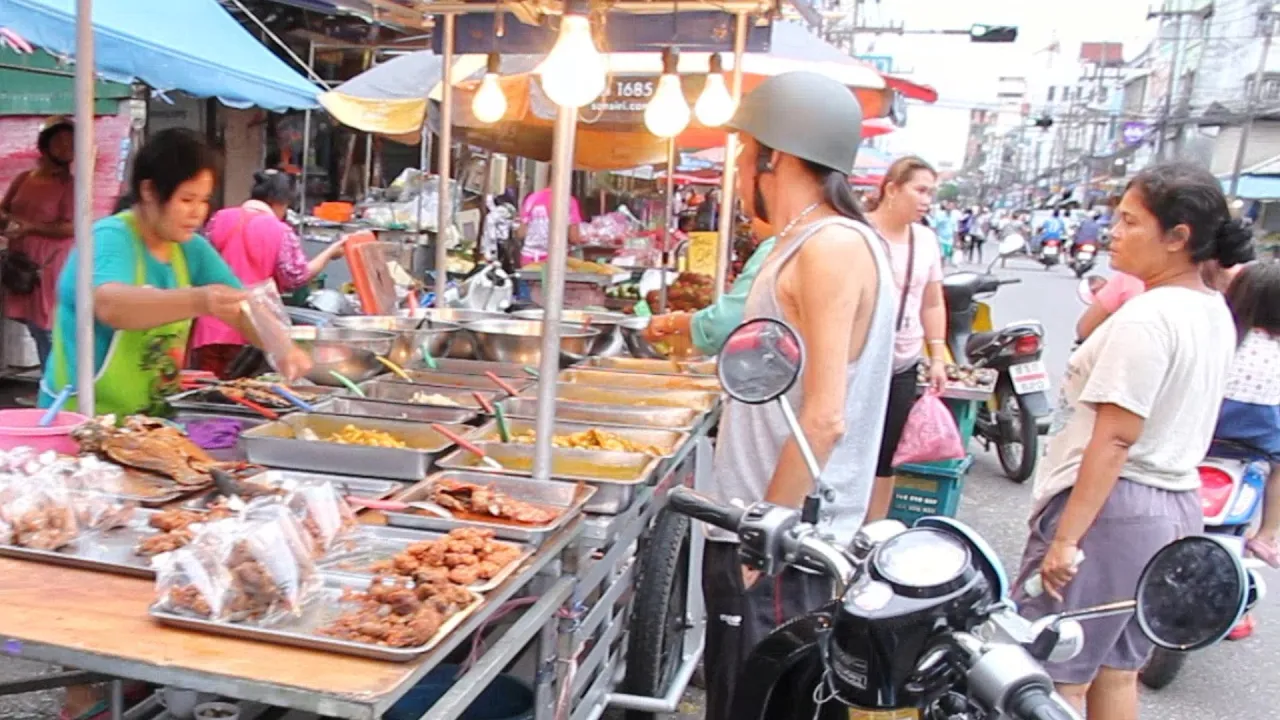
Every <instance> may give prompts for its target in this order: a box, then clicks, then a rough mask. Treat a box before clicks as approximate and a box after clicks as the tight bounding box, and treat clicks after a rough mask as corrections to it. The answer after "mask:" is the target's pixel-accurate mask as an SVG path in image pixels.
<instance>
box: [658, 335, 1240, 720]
mask: <svg viewBox="0 0 1280 720" xmlns="http://www.w3.org/2000/svg"><path fill="white" fill-rule="evenodd" d="M803 366H804V350H803V346H802V345H801V344H800V340H799V338H798V337H796V335H795V334H794V332H793V331H792V330H791V328H790V327H788V326H787V325H786V324H785V323H782V322H780V321H778V320H774V319H769V318H761V319H756V320H752V321H749V322H747V323H745V324H744V325H742V326H740V327H739V328H738V329H737V330H736V331H734V333H733V335H732V336H731V337H730V339H729V341H728V342H727V343H726V344H725V349H724V350H723V351H722V353H721V356H720V362H719V375H720V381H721V385H722V386H723V387H724V390H725V392H727V393H728V394H729V395H730V396H731V397H733V398H734V399H735V400H737V401H739V402H744V403H751V404H763V403H769V402H775V401H776V402H779V403H780V404H782V406H783V407H782V409H783V416H784V417H785V418H786V419H787V421H788V423H789V425H790V427H791V430H792V434H793V435H794V437H795V440H796V442H797V443H798V444H799V446H800V449H801V455H802V456H803V457H804V458H805V460H806V466H807V467H808V469H809V471H810V473H811V475H812V478H811V479H812V481H813V484H812V489H811V491H810V492H809V494H808V496H807V497H806V498H805V500H804V503H803V507H802V509H801V510H796V509H793V508H785V507H778V506H776V505H772V504H769V503H764V502H760V503H755V504H753V505H751V506H749V507H746V508H742V507H730V506H725V505H721V504H719V503H717V502H715V501H713V500H711V499H709V498H706V497H704V496H702V495H699V494H697V493H695V492H693V491H691V490H688V489H686V488H683V487H678V488H676V489H674V490H672V491H671V492H670V494H669V496H668V502H669V503H670V504H669V507H670V509H672V510H674V511H676V512H679V513H683V514H686V515H689V516H690V517H693V518H696V519H698V520H701V521H703V522H706V523H709V524H711V525H715V526H716V527H720V528H724V529H726V530H729V531H732V532H736V533H737V534H738V538H739V541H740V546H739V547H740V552H741V558H742V562H743V564H744V565H746V566H748V567H752V568H755V569H758V570H760V571H761V572H763V573H766V574H769V575H775V574H777V573H778V572H780V571H781V570H782V569H783V567H784V566H785V565H788V564H790V565H794V566H796V567H800V568H803V569H806V570H809V571H812V572H816V573H821V574H823V575H825V576H826V577H828V578H830V580H831V582H832V587H833V591H834V592H833V597H832V601H831V602H830V603H829V604H827V605H825V606H823V607H822V608H821V609H818V610H816V611H814V612H811V613H808V614H806V615H802V616H800V617H797V618H793V619H792V620H790V621H788V622H786V623H784V624H783V625H782V626H780V627H778V628H777V629H776V630H774V631H773V632H772V633H770V634H769V635H768V636H767V637H766V638H765V639H764V640H763V641H762V642H761V643H760V644H759V645H757V646H756V647H755V648H754V649H753V650H752V652H751V654H750V656H749V657H748V659H747V662H746V664H745V666H744V668H743V671H742V675H741V677H740V679H739V681H738V683H737V684H736V686H737V688H738V695H737V697H735V698H734V699H733V702H732V708H731V715H732V717H735V718H739V719H741V720H814V719H817V720H870V719H872V718H904V719H905V718H913V719H915V720H996V719H997V718H1010V719H1012V720H1072V719H1075V720H1078V719H1079V715H1077V713H1076V712H1075V711H1074V710H1073V709H1072V708H1071V707H1070V706H1069V705H1068V704H1067V703H1066V701H1065V700H1063V698H1061V697H1060V696H1059V695H1058V694H1057V693H1056V692H1055V691H1054V688H1053V682H1052V680H1051V679H1050V678H1049V676H1048V674H1047V673H1046V672H1045V671H1044V669H1043V667H1042V666H1041V663H1043V662H1045V661H1053V662H1064V661H1067V660H1070V659H1071V658H1073V657H1075V656H1076V655H1077V654H1079V652H1080V650H1081V649H1082V647H1083V645H1082V639H1083V629H1082V626H1081V625H1080V620H1082V619H1089V618H1096V617H1105V616H1110V615H1120V614H1128V613H1134V614H1135V615H1136V617H1137V619H1138V623H1139V626H1140V627H1141V628H1142V630H1143V632H1144V633H1146V634H1147V636H1148V637H1149V638H1150V639H1151V640H1152V642H1154V643H1156V644H1157V645H1159V646H1161V647H1171V648H1178V649H1180V650H1190V649H1196V648H1201V647H1205V646H1207V645H1210V644H1213V643H1215V642H1217V641H1219V640H1221V639H1222V638H1223V636H1225V635H1226V633H1227V632H1228V631H1229V630H1230V628H1231V626H1232V625H1233V624H1234V623H1235V622H1236V621H1237V620H1238V619H1239V618H1240V616H1241V615H1243V614H1244V612H1245V611H1246V608H1247V607H1248V606H1249V603H1250V601H1251V600H1255V599H1256V598H1257V596H1258V595H1259V593H1260V590H1259V588H1260V586H1258V585H1256V584H1254V578H1253V576H1252V575H1251V574H1250V573H1248V572H1247V571H1246V570H1245V569H1244V567H1243V566H1242V565H1241V564H1240V562H1239V559H1238V558H1237V557H1236V556H1235V555H1234V554H1233V553H1232V552H1231V551H1230V550H1229V549H1227V548H1226V547H1225V546H1224V545H1223V544H1222V543H1220V542H1219V541H1217V540H1215V539H1212V538H1209V537H1204V536H1194V537H1187V538H1183V539H1181V540H1178V541H1176V542H1174V543H1172V544H1171V545H1169V546H1167V547H1165V548H1164V549H1162V550H1161V551H1160V552H1159V553H1157V554H1156V556H1155V557H1154V558H1153V559H1152V560H1151V562H1150V563H1149V564H1148V565H1147V567H1146V568H1145V569H1144V570H1143V572H1142V574H1141V576H1140V577H1139V578H1138V582H1137V583H1136V593H1135V599H1133V600H1122V601H1119V602H1114V603H1108V604H1107V605H1104V606H1099V607H1095V608H1089V609H1084V610H1079V611H1072V612H1069V613H1063V614H1061V615H1055V616H1050V617H1046V618H1042V619H1041V620H1038V621H1036V622H1034V623H1032V622H1029V621H1027V620H1024V619H1023V618H1021V617H1019V616H1018V615H1017V614H1016V612H1015V611H1014V607H1013V604H1012V603H1011V602H1010V601H1009V600H1008V593H1009V583H1008V578H1007V576H1006V574H1005V572H1004V568H1003V567H1002V566H1001V564H1000V561H999V560H998V558H997V557H996V555H995V553H994V552H993V551H992V550H991V548H990V546H989V545H988V544H987V543H986V542H985V541H984V540H983V539H982V537H981V536H979V535H978V534H977V533H976V532H974V531H973V530H972V529H971V528H969V527H968V526H966V525H964V524H963V523H960V522H958V521H955V520H953V519H951V518H947V517H939V516H933V517H926V518H923V519H921V520H920V521H918V522H917V523H916V525H915V527H913V528H911V529H908V528H907V527H906V526H904V525H903V524H902V523H900V522H898V521H896V520H882V521H879V522H874V523H870V524H868V525H866V526H864V527H863V528H862V529H861V530H860V531H859V532H858V534H857V536H856V537H855V538H854V540H853V542H852V543H851V544H850V545H849V547H847V548H841V547H837V546H836V545H834V544H833V543H831V542H830V541H829V540H828V539H826V538H824V537H822V535H821V533H820V531H819V529H818V528H817V527H815V522H816V521H817V519H818V517H819V511H820V506H821V503H822V500H823V498H824V496H825V495H826V488H824V487H823V485H822V482H821V479H820V475H819V473H818V467H817V463H816V461H815V460H814V458H813V453H812V450H811V449H810V448H809V444H808V442H807V441H806V439H805V437H804V434H803V433H802V432H801V431H800V429H799V426H798V423H797V422H796V420H795V414H794V412H792V411H791V408H790V405H788V404H786V402H787V401H786V399H785V394H786V392H787V391H788V390H789V389H790V388H791V387H792V385H794V383H795V382H796V380H797V378H798V377H799V376H800V373H801V372H802V369H803Z"/></svg>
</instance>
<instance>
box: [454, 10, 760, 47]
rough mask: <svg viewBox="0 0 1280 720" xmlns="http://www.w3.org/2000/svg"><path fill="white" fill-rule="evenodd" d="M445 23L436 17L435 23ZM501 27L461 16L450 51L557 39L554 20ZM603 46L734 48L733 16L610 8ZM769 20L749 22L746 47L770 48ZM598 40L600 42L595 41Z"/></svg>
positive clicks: (484, 18)
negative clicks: (630, 11)
mask: <svg viewBox="0 0 1280 720" xmlns="http://www.w3.org/2000/svg"><path fill="white" fill-rule="evenodd" d="M443 26H444V23H442V22H441V21H440V18H436V27H437V28H439V27H443ZM502 26H503V32H502V33H501V34H500V37H497V38H495V37H494V22H493V16H492V15H490V14H488V13H476V14H472V15H459V16H458V18H457V20H456V28H457V31H456V33H455V38H454V52H456V53H459V54H463V53H479V54H485V53H491V52H499V53H503V54H530V55H541V54H543V53H546V52H548V51H550V50H551V46H552V45H554V44H555V41H556V30H555V29H553V28H555V27H557V26H556V25H555V24H554V23H547V24H543V25H526V24H525V23H522V22H520V21H519V20H517V19H516V18H515V16H514V15H511V14H507V15H506V16H505V18H504V19H503V23H502ZM603 30H604V38H603V42H602V45H601V48H600V49H601V50H608V51H610V52H658V51H661V50H663V49H665V48H668V47H672V46H677V47H679V48H680V49H681V50H685V51H687V52H732V51H733V30H734V16H733V15H731V14H729V13H724V12H717V11H708V12H682V13H680V20H679V22H673V20H672V17H671V15H669V14H668V15H632V14H627V13H610V14H609V15H608V16H607V21H606V22H605V24H604V27H603ZM770 37H771V28H770V26H769V25H767V24H766V25H762V26H758V25H755V24H748V26H747V52H761V53H763V52H769V40H770ZM442 41H443V35H442V34H440V33H432V39H431V43H432V45H431V46H432V49H433V50H434V51H435V52H437V53H439V52H441V43H442ZM597 42H600V41H599V40H598V41H597Z"/></svg>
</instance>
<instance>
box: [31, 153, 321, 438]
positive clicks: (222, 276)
mask: <svg viewBox="0 0 1280 720" xmlns="http://www.w3.org/2000/svg"><path fill="white" fill-rule="evenodd" d="M217 169H218V163H217V158H216V156H215V155H214V154H213V152H211V151H210V150H209V148H208V147H207V146H206V145H205V144H204V143H203V142H201V141H200V139H199V138H198V137H197V136H196V135H195V134H194V133H192V132H190V131H188V130H177V129H174V130H163V131H161V132H159V133H156V135H155V136H154V137H152V138H151V140H150V141H148V142H147V143H146V144H145V145H143V146H142V148H141V149H139V151H138V156H137V158H136V160H135V162H134V168H133V176H132V179H131V181H130V185H131V187H130V193H131V194H132V196H133V197H134V198H135V199H136V200H135V202H134V204H133V207H132V208H130V209H129V210H127V211H125V212H123V213H120V214H118V215H112V216H111V217H108V218H104V219H102V220H99V221H98V222H96V223H94V226H93V243H94V253H93V308H94V316H95V318H94V319H95V323H94V333H93V337H91V338H80V340H83V341H86V342H92V343H93V345H94V370H95V373H94V375H95V378H96V382H95V385H94V394H95V395H96V399H97V403H96V407H95V411H96V412H98V413H100V414H105V413H115V414H117V415H128V414H132V413H148V414H160V413H163V412H164V411H165V410H166V407H167V406H166V403H165V398H166V397H168V396H169V395H172V394H174V393H176V392H177V391H178V390H179V389H180V388H179V383H178V378H179V371H180V370H181V369H182V367H183V364H184V363H183V360H184V357H183V356H184V355H185V352H186V348H187V339H188V336H189V335H190V334H191V322H192V320H194V319H195V318H198V317H205V316H210V317H216V318H218V319H219V320H222V321H223V322H225V323H227V324H228V325H231V326H233V327H235V328H236V329H237V330H239V331H240V332H241V333H243V334H245V335H247V336H249V337H250V338H254V337H256V335H255V333H254V332H253V329H252V327H251V326H250V323H249V320H248V318H247V317H245V315H244V314H243V313H242V311H241V307H242V305H243V303H244V301H245V299H246V295H245V293H244V292H242V291H241V290H240V280H239V279H238V278H236V276H235V273H233V272H232V271H231V268H229V267H227V264H226V262H224V261H223V260H222V258H221V257H219V256H218V253H217V251H216V250H214V249H213V247H212V246H210V245H209V243H208V241H206V240H205V239H204V238H202V237H200V236H199V235H197V234H196V231H197V230H199V229H200V226H201V225H203V224H204V221H205V218H206V217H208V214H209V198H210V196H212V195H213V187H214V180H215V173H216V172H217ZM75 253H76V251H75V250H73V251H72V253H71V255H72V257H71V258H69V259H68V262H67V267H66V268H65V269H64V271H63V273H62V276H61V277H60V278H59V280H58V305H57V309H56V315H55V319H54V327H53V351H52V354H51V356H50V362H49V364H48V367H47V368H46V369H45V373H44V380H43V381H42V382H41V383H40V406H41V407H48V406H49V404H50V403H52V402H53V398H54V396H56V395H57V394H58V393H59V392H60V391H61V390H62V389H63V388H64V387H66V386H67V385H74V383H75V382H76V378H77V375H76V342H77V339H78V338H77V337H76V273H75V267H76V263H75V261H74V257H75ZM309 367H310V358H309V357H308V356H307V355H306V353H304V352H302V351H301V350H299V349H298V348H296V347H295V348H293V351H292V352H291V353H289V354H288V355H287V356H286V357H285V358H284V359H283V360H282V363H281V367H280V370H281V372H283V373H284V374H285V375H286V376H290V377H297V376H300V375H302V374H303V373H305V372H306V370H307V369H308V368H309ZM76 403H77V400H76V396H75V394H73V395H72V396H71V400H70V401H69V404H68V407H69V408H74V407H76Z"/></svg>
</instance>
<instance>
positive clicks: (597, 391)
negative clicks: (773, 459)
mask: <svg viewBox="0 0 1280 720" xmlns="http://www.w3.org/2000/svg"><path fill="white" fill-rule="evenodd" d="M520 397H522V398H533V399H537V388H536V387H534V388H529V389H526V390H521V391H520ZM556 399H557V400H574V401H577V402H587V403H595V404H596V405H622V406H625V407H637V408H647V407H677V408H687V409H689V410H696V411H698V412H700V413H705V412H709V411H711V410H713V409H714V408H715V407H716V404H717V403H719V402H720V394H719V393H714V392H703V391H698V390H644V389H638V390H631V389H628V388H616V387H602V386H599V385H580V384H575V383H556ZM557 404H558V403H557Z"/></svg>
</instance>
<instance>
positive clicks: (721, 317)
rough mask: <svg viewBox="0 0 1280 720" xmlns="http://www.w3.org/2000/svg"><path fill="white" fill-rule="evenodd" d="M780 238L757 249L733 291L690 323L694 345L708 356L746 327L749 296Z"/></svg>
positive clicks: (715, 352)
mask: <svg viewBox="0 0 1280 720" xmlns="http://www.w3.org/2000/svg"><path fill="white" fill-rule="evenodd" d="M776 240H777V238H768V239H767V240H764V241H763V242H761V243H760V245H759V246H757V247H756V249H755V252H753V253H751V257H749V258H747V262H746V263H744V264H743V266H742V272H740V273H738V277H737V279H736V280H734V281H733V286H732V287H731V288H729V292H727V293H724V294H722V295H721V296H720V299H719V300H717V301H715V302H714V303H713V304H711V305H710V306H708V307H705V308H703V309H701V310H699V311H698V312H696V313H694V314H693V321H692V323H691V324H690V328H691V334H692V335H693V344H694V346H696V347H697V348H698V350H700V351H701V352H703V353H705V354H707V355H716V354H718V353H719V352H720V348H721V347H723V346H724V343H725V341H726V340H728V339H729V333H731V332H733V329H734V328H736V327H738V326H739V325H741V324H742V316H743V314H744V313H745V312H746V309H747V296H748V295H750V294H751V286H752V285H753V284H754V283H755V281H756V275H759V274H760V268H761V267H762V266H763V265H764V261H765V260H766V259H767V258H768V257H769V251H770V250H773V244H774V241H776Z"/></svg>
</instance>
